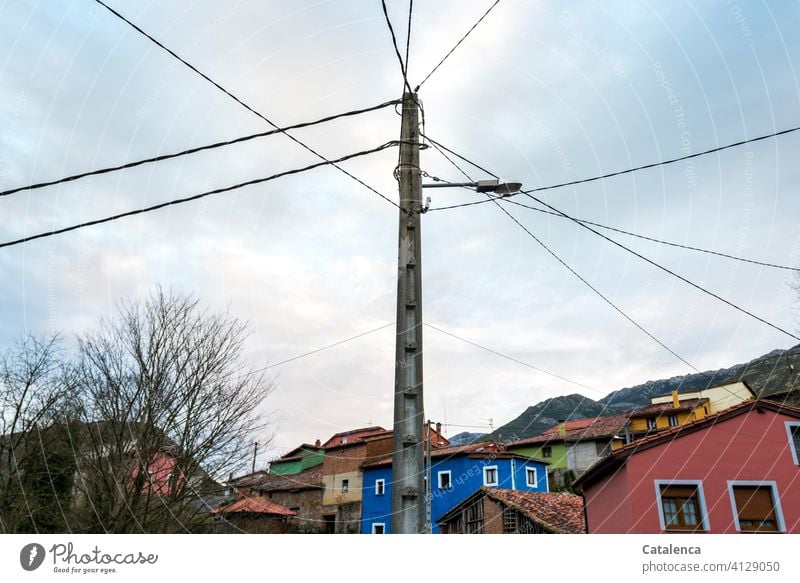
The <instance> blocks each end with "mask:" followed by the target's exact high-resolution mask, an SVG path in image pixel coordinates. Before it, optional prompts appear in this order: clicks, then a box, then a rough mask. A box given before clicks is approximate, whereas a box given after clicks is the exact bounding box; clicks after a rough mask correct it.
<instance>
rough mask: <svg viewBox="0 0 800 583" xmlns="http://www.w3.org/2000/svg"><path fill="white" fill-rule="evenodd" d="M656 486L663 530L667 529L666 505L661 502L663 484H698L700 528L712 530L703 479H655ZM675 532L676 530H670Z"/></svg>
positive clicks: (659, 516) (659, 515) (660, 522)
mask: <svg viewBox="0 0 800 583" xmlns="http://www.w3.org/2000/svg"><path fill="white" fill-rule="evenodd" d="M653 483H654V484H655V487H656V506H657V507H658V522H659V524H660V525H661V530H663V531H667V522H666V520H664V505H663V504H662V503H661V486H697V502H698V504H699V505H700V518H701V520H700V528H702V530H704V531H705V532H708V531H709V530H711V522H709V520H708V509H707V508H706V495H705V492H703V481H702V480H653ZM669 532H675V531H669Z"/></svg>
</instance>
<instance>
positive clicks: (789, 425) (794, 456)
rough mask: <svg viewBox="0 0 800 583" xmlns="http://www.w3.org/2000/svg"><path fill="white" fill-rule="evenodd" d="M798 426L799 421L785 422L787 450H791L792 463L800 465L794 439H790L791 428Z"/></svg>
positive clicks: (799, 452) (799, 454) (799, 453)
mask: <svg viewBox="0 0 800 583" xmlns="http://www.w3.org/2000/svg"><path fill="white" fill-rule="evenodd" d="M793 427H800V421H787V422H786V438H787V439H788V440H789V450H790V451H791V452H792V459H793V460H794V465H796V466H800V451H797V450H796V449H795V448H794V440H793V439H792V428H793Z"/></svg>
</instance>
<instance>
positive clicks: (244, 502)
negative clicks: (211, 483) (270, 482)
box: [214, 496, 297, 516]
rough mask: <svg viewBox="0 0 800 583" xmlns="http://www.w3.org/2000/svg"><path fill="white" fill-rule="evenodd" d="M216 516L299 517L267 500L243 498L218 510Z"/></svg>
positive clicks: (258, 497) (215, 511)
mask: <svg viewBox="0 0 800 583" xmlns="http://www.w3.org/2000/svg"><path fill="white" fill-rule="evenodd" d="M214 513H215V514H271V515H274V516H297V513H296V512H294V511H292V510H289V509H288V508H286V507H285V506H281V505H280V504H275V503H274V502H270V501H269V500H267V499H266V498H262V497H260V496H257V497H255V498H242V499H241V500H237V501H236V502H234V503H233V504H229V505H227V506H223V507H221V508H216V509H215V510H214Z"/></svg>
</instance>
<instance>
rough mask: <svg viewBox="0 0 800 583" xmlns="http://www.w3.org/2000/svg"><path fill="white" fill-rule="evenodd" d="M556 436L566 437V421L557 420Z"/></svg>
mask: <svg viewBox="0 0 800 583" xmlns="http://www.w3.org/2000/svg"><path fill="white" fill-rule="evenodd" d="M558 436H559V437H566V436H567V420H566V419H559V420H558Z"/></svg>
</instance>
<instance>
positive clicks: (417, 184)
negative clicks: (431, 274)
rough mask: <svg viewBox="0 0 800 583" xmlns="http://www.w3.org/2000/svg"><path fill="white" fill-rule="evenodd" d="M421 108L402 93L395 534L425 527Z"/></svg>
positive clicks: (395, 419)
mask: <svg viewBox="0 0 800 583" xmlns="http://www.w3.org/2000/svg"><path fill="white" fill-rule="evenodd" d="M418 123H419V122H418V106H417V95H416V94H415V93H405V94H404V95H403V120H402V125H401V128H400V139H401V143H400V166H399V168H398V171H399V182H400V233H399V250H398V258H397V342H396V350H395V374H394V451H393V453H392V474H393V475H392V479H393V484H392V532H393V533H398V534H404V533H405V534H408V533H418V532H422V530H423V528H424V509H425V505H424V492H425V488H424V479H423V473H422V472H423V463H422V456H423V442H424V433H423V420H424V418H425V417H424V411H423V401H422V261H421V259H422V253H421V252H422V250H421V241H422V235H421V233H420V210H421V206H422V183H421V177H420V169H419V137H420V136H419V128H418Z"/></svg>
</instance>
